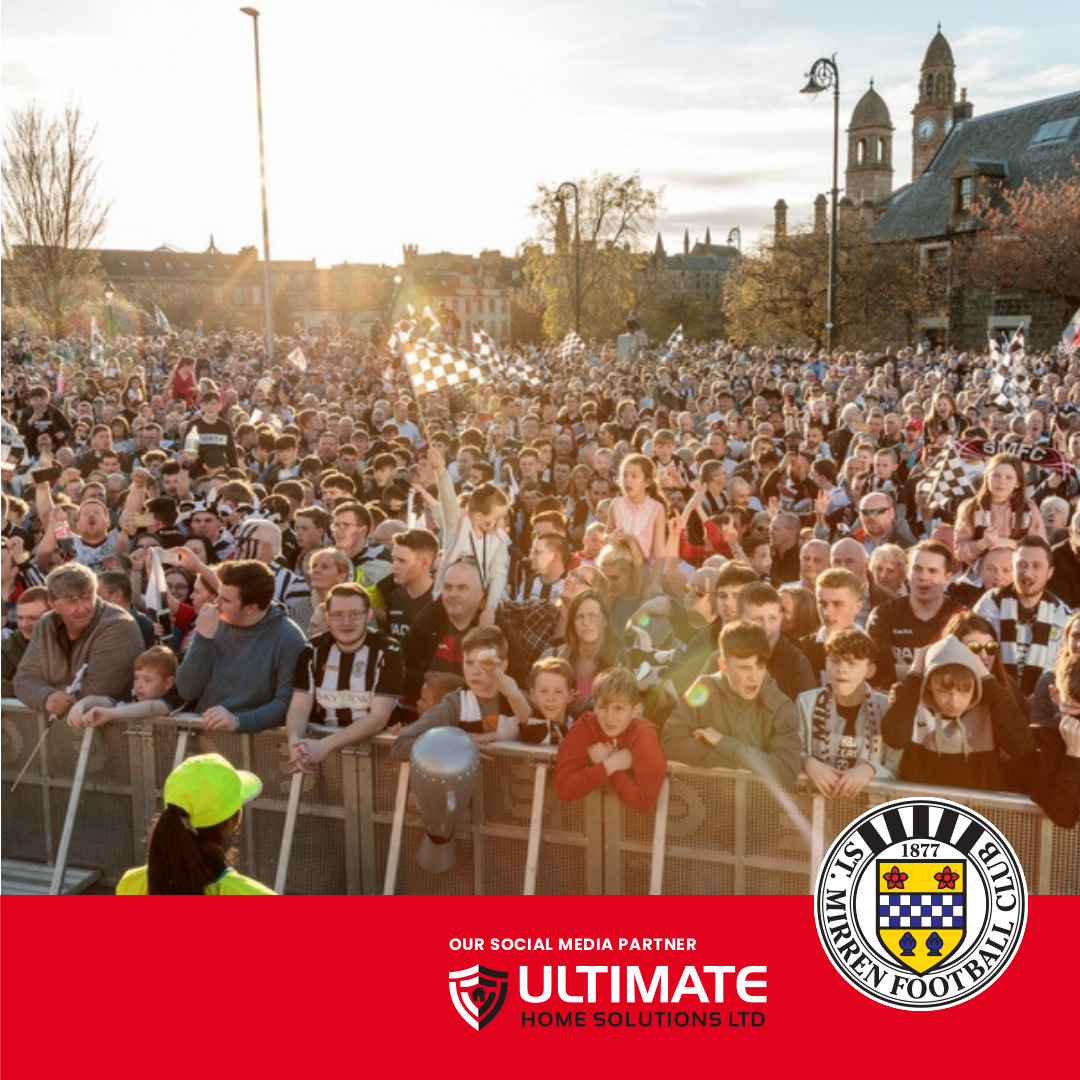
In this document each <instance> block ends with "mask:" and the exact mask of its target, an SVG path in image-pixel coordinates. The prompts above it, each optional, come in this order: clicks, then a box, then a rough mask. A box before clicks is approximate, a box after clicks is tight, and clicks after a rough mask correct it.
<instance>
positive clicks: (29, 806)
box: [0, 700, 1080, 894]
mask: <svg viewBox="0 0 1080 1080" xmlns="http://www.w3.org/2000/svg"><path fill="white" fill-rule="evenodd" d="M2 728H3V749H2V771H0V777H2V780H3V806H2V809H3V815H2V817H3V820H2V830H3V849H4V858H5V859H14V860H25V861H28V862H32V863H39V864H49V865H51V866H52V867H53V868H54V872H53V877H52V880H53V891H63V882H64V872H65V869H66V866H67V864H68V863H70V865H71V866H78V867H88V868H93V869H98V870H100V871H101V874H102V877H103V879H104V881H105V883H106V884H115V882H116V881H117V880H119V878H120V875H121V874H122V873H123V872H124V870H126V869H127V868H128V867H130V866H135V865H138V864H140V863H142V862H143V861H145V848H144V843H143V841H144V837H145V834H146V829H147V827H148V825H149V823H150V821H151V820H152V819H153V816H154V815H155V814H156V813H157V811H158V809H159V808H160V805H161V790H162V785H163V783H164V780H165V777H166V776H167V775H168V773H169V772H170V771H171V769H172V768H173V767H174V765H175V764H176V763H177V762H178V761H179V760H182V759H183V758H184V757H186V756H188V755H190V754H194V753H208V752H211V751H217V752H218V753H221V754H223V755H224V756H225V757H226V758H227V759H228V760H230V761H232V762H233V763H234V764H235V765H237V766H238V767H241V768H246V769H250V770H251V771H252V772H254V773H256V774H257V775H258V776H259V777H260V778H261V779H262V780H263V792H262V795H261V796H260V797H259V798H258V799H257V800H255V801H254V802H253V803H252V804H251V805H250V807H249V808H248V810H247V812H246V813H245V816H244V827H243V835H242V837H241V838H240V853H241V860H240V869H241V870H242V871H243V872H244V873H247V874H250V875H251V876H253V877H256V878H258V879H259V880H260V881H265V882H267V883H271V884H273V885H274V886H275V887H276V889H277V890H278V891H281V892H291V893H315V894H338V893H368V894H372V893H378V892H405V893H443V894H445V893H495V894H500V893H521V892H524V893H527V894H529V893H547V894H558V893H562V894H567V893H570V894H576V893H604V892H607V893H631V892H633V893H659V892H664V893H669V894H680V893H710V894H712V893H715V894H720V893H772V894H776V893H808V892H810V891H811V889H812V888H813V883H814V879H815V876H816V873H817V868H818V866H819V865H820V862H821V859H822V858H823V856H824V853H825V851H826V850H827V849H828V846H829V844H830V843H831V841H832V839H833V838H834V837H835V836H836V835H837V834H838V833H839V832H840V831H841V830H842V829H843V828H844V826H845V825H846V824H847V823H848V822H850V821H851V820H852V819H853V818H855V817H856V816H858V814H860V813H861V812H862V811H863V810H865V809H867V808H868V807H869V806H871V805H874V804H877V803H880V802H886V801H888V800H890V799H894V798H899V797H902V796H907V795H911V794H917V793H920V792H930V793H932V794H935V795H939V796H944V797H946V798H950V799H954V800H955V801H957V802H959V803H963V804H964V805H967V806H970V807H972V808H973V809H975V810H978V811H979V812H980V813H981V814H983V815H984V816H985V817H987V818H989V819H990V820H991V821H993V822H994V824H995V825H997V826H998V828H999V829H1001V831H1002V832H1003V833H1004V834H1005V835H1006V836H1007V837H1008V838H1009V840H1010V842H1011V843H1012V845H1013V847H1014V848H1015V849H1016V852H1017V855H1018V856H1019V858H1020V861H1021V864H1022V865H1023V867H1024V872H1025V876H1026V878H1027V881H1028V886H1029V889H1030V890H1031V892H1032V893H1078V892H1080V828H1078V829H1072V830H1064V829H1059V828H1057V827H1055V826H1054V825H1053V823H1052V822H1051V821H1050V820H1049V819H1048V818H1047V817H1046V816H1045V815H1044V814H1043V813H1042V811H1041V810H1040V809H1039V808H1038V807H1037V806H1036V805H1035V804H1033V803H1032V802H1031V801H1030V800H1029V799H1027V798H1025V797H1023V796H1020V795H1011V794H1005V793H990V792H977V791H969V790H965V789H946V788H932V789H923V788H919V787H916V786H914V785H910V784H899V783H894V784H882V783H880V782H875V783H872V784H870V785H869V787H868V788H867V789H866V790H865V791H864V792H863V794H862V795H861V796H860V797H859V798H857V799H852V800H827V799H824V798H823V797H822V796H820V795H818V794H817V793H816V792H813V791H812V790H811V789H810V788H809V787H808V786H806V785H805V784H802V785H797V786H796V787H795V788H794V789H792V790H785V791H777V790H775V789H773V788H771V787H770V786H769V785H767V784H765V783H764V782H763V781H761V780H759V779H758V778H757V777H754V776H752V775H751V774H749V773H742V772H729V771H727V770H715V769H697V768H690V767H687V766H683V765H673V766H670V767H669V770H668V776H667V779H666V781H665V783H664V788H663V791H662V793H661V797H660V800H659V802H658V805H657V809H656V811H655V812H654V813H652V814H648V815H644V814H638V813H636V812H634V811H632V810H629V809H628V808H626V807H625V806H624V805H623V804H622V803H621V802H620V801H619V800H618V798H617V797H615V795H614V793H613V792H612V791H611V790H609V789H604V790H601V791H596V792H593V793H592V794H591V795H590V796H589V797H588V798H585V799H581V800H578V801H575V802H571V803H561V802H560V801H559V800H558V799H557V798H556V797H555V793H554V788H553V785H552V784H551V782H550V777H551V773H552V769H553V763H554V755H555V751H554V750H553V749H551V748H548V747H529V746H524V745H520V744H515V743H507V744H495V745H494V746H493V747H489V748H486V749H487V750H490V751H491V753H490V755H489V758H488V760H486V761H485V762H484V764H483V768H482V772H481V782H480V783H479V784H478V786H477V790H476V795H475V796H474V799H473V803H472V806H471V807H470V811H469V813H468V815H467V816H466V818H465V819H464V820H463V823H462V825H461V827H460V828H459V831H458V835H457V837H456V842H457V851H458V862H457V866H456V867H455V868H454V869H453V870H451V871H449V872H447V873H443V874H432V873H430V872H428V871H426V870H423V869H422V868H421V867H420V866H419V865H418V863H417V862H416V859H415V857H414V855H415V851H416V848H417V846H418V844H419V841H420V838H421V835H422V823H421V821H420V818H419V815H418V814H417V813H416V810H415V808H414V807H413V806H412V803H411V799H410V796H409V791H408V781H407V775H408V774H407V766H406V765H404V764H402V763H399V762H396V761H393V760H392V759H391V758H390V748H391V746H392V745H393V740H392V739H391V738H390V737H388V736H378V737H376V738H374V739H370V740H367V741H365V742H364V743H360V744H358V745H356V746H352V747H347V748H346V749H345V750H343V751H342V752H340V753H336V754H331V755H329V756H328V757H327V758H326V759H325V760H324V761H323V762H322V764H321V765H320V766H319V769H318V773H317V775H313V776H307V775H299V774H296V775H292V774H289V773H288V771H287V767H288V766H287V763H288V748H287V743H286V740H285V733H284V731H283V730H281V729H278V730H276V731H270V732H263V733H261V734H259V735H254V736H252V735H239V734H233V733H228V732H219V731H214V732H206V731H203V730H202V724H201V721H200V720H199V718H198V717H196V716H181V717H171V718H168V719H166V720H160V721H152V722H143V721H140V722H138V723H134V724H131V725H126V726H125V725H118V724H111V725H106V726H104V727H100V728H94V729H92V730H90V731H87V732H83V731H78V730H75V729H72V728H69V727H67V726H66V725H63V724H56V725H54V726H53V729H52V730H51V732H50V733H49V735H48V736H47V737H46V738H45V741H44V743H43V746H42V749H41V751H40V752H39V754H38V756H37V758H36V759H35V760H34V761H33V762H32V763H31V764H30V767H29V768H28V769H27V771H26V775H25V776H24V777H23V779H22V781H21V783H20V784H19V787H18V789H17V790H16V791H15V792H12V791H11V783H12V781H13V780H14V778H15V777H16V776H17V775H18V773H19V771H20V769H22V767H23V766H24V765H25V764H26V762H27V760H28V758H29V756H30V752H31V750H32V748H33V746H34V744H35V743H36V742H37V741H38V739H39V737H40V736H41V734H42V733H43V732H44V730H45V719H44V717H42V716H41V715H40V714H38V713H35V712H33V711H31V710H29V709H27V708H25V707H24V706H23V705H21V704H20V703H19V702H17V701H10V700H5V701H4V702H3V715H2Z"/></svg>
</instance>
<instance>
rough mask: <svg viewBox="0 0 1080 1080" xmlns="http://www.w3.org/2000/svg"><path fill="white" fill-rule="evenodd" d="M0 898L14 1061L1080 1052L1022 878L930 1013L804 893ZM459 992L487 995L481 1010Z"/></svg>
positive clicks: (438, 1060) (1047, 941) (463, 1069)
mask: <svg viewBox="0 0 1080 1080" xmlns="http://www.w3.org/2000/svg"><path fill="white" fill-rule="evenodd" d="M2 903H3V914H4V916H5V919H4V922H5V926H6V929H7V933H6V935H5V942H4V953H3V992H4V997H3V1000H4V1005H3V1010H4V1012H3V1016H4V1028H5V1031H4V1036H5V1038H4V1040H3V1051H2V1056H3V1066H4V1068H5V1069H7V1070H10V1071H9V1072H8V1075H9V1076H12V1077H19V1076H36V1075H42V1074H48V1075H60V1076H63V1075H66V1074H69V1073H70V1074H73V1075H77V1076H80V1077H88V1078H93V1077H98V1076H101V1077H105V1076H108V1077H111V1078H115V1077H118V1076H120V1077H122V1076H125V1075H128V1074H132V1073H141V1072H145V1073H146V1074H147V1075H150V1076H154V1077H155V1078H167V1077H173V1076H177V1077H179V1076H183V1077H185V1080H190V1078H191V1077H192V1076H193V1075H197V1074H198V1073H202V1072H207V1073H211V1074H212V1073H214V1072H217V1071H219V1070H220V1071H225V1070H227V1071H228V1072H229V1073H232V1074H240V1073H242V1074H244V1075H261V1076H267V1077H278V1076H289V1077H297V1076H307V1075H311V1074H312V1073H316V1074H317V1072H318V1071H325V1070H328V1069H337V1070H343V1071H344V1073H345V1075H353V1074H357V1073H361V1072H365V1071H367V1070H370V1069H378V1070H379V1071H383V1070H387V1071H389V1072H390V1074H391V1075H400V1076H415V1075H425V1074H427V1073H429V1072H431V1073H432V1075H443V1076H457V1075H458V1074H467V1073H471V1072H475V1071H477V1070H482V1071H483V1072H484V1073H485V1074H494V1073H505V1074H506V1075H510V1076H513V1077H515V1080H516V1078H518V1077H532V1076H543V1077H546V1078H559V1077H561V1076H567V1077H569V1076H576V1075H580V1074H582V1073H583V1072H584V1071H585V1070H586V1069H590V1068H592V1067H601V1068H605V1069H610V1068H611V1067H613V1066H614V1067H616V1068H630V1069H632V1070H633V1074H634V1075H638V1076H646V1075H668V1074H669V1073H670V1071H671V1069H672V1068H673V1067H677V1068H678V1069H679V1070H680V1072H682V1071H683V1070H686V1069H687V1068H695V1067H701V1066H706V1067H712V1068H713V1069H716V1070H720V1069H722V1070H724V1071H731V1070H735V1069H738V1070H747V1071H746V1072H745V1073H742V1072H741V1073H740V1075H744V1076H747V1077H750V1076H766V1077H771V1076H777V1075H781V1074H783V1073H786V1072H788V1071H792V1072H793V1073H795V1074H798V1075H800V1076H817V1075H822V1076H825V1075H829V1076H835V1075H838V1074H840V1075H844V1074H850V1075H854V1076H873V1075H883V1076H894V1075H896V1076H898V1075H912V1074H914V1072H915V1071H916V1070H923V1069H925V1070H928V1071H929V1072H931V1073H933V1074H934V1075H939V1074H941V1075H948V1076H954V1075H955V1076H964V1077H970V1076H976V1075H979V1074H980V1072H981V1071H982V1070H989V1069H991V1068H992V1069H993V1070H994V1072H995V1074H998V1075H1001V1074H1002V1072H1003V1070H1005V1069H1010V1068H1014V1069H1024V1070H1025V1071H1030V1070H1031V1068H1032V1067H1033V1066H1034V1065H1035V1064H1036V1062H1039V1061H1041V1062H1045V1063H1047V1064H1051V1065H1053V1064H1054V1063H1057V1065H1059V1066H1060V1065H1064V1064H1065V1062H1066V1061H1067V1060H1070V1059H1073V1060H1074V1059H1075V1048H1074V1041H1075V1025H1076V1002H1077V980H1076V972H1077V969H1078V962H1080V945H1078V940H1080V935H1077V933H1076V931H1075V927H1076V925H1077V922H1078V918H1080V899H1078V898H1076V897H1033V898H1032V899H1031V900H1030V913H1029V917H1028V924H1027V928H1026V932H1025V935H1024V939H1023V942H1022V944H1021V946H1020V948H1019V951H1018V952H1017V954H1016V956H1015V958H1014V959H1013V960H1012V962H1011V964H1010V965H1009V967H1008V969H1007V970H1006V971H1005V972H1004V973H1003V974H1002V975H1001V977H1000V978H999V979H998V980H997V981H996V982H995V983H993V985H991V986H990V987H988V988H987V990H986V991H985V992H983V993H981V994H980V995H979V996H978V997H976V998H974V999H972V1000H969V1001H965V1002H963V1003H961V1004H959V1005H956V1006H953V1007H951V1008H947V1009H942V1010H940V1011H936V1012H926V1013H911V1012H904V1011H901V1010H898V1009H894V1008H890V1007H888V1006H887V1005H883V1004H880V1003H877V1002H875V1001H873V1000H871V999H869V998H867V997H866V996H864V995H863V994H861V993H859V992H858V991H857V990H856V989H855V988H854V987H853V986H851V985H850V984H849V983H848V982H846V981H845V980H844V978H843V977H842V976H841V975H840V974H839V973H838V972H837V971H836V970H835V969H834V968H833V966H832V965H831V964H830V962H829V960H828V959H827V957H826V955H825V952H824V950H823V948H822V946H821V944H820V942H819V941H818V937H817V932H816V930H815V925H814V911H813V900H812V898H811V897H772V896H762V897H661V898H647V897H569V896H552V897H533V898H526V897H464V896H445V897H436V896H426V897H395V898H386V899H382V898H377V897H319V898H315V897H311V898H303V897H294V898H287V899H284V900H282V901H280V902H275V901H273V900H271V901H268V902H267V903H256V902H253V901H249V902H248V903H247V905H246V907H244V909H243V911H239V910H237V909H236V907H235V906H233V907H232V908H231V910H230V911H229V912H227V913H223V912H222V911H221V906H220V905H219V904H216V903H209V904H208V903H198V904H194V903H192V902H190V901H186V900H183V899H169V898H159V899H157V900H154V901H146V902H125V901H120V900H116V899H110V898H84V899H80V900H78V901H69V902H66V904H65V907H64V909H63V910H62V911H61V910H60V907H59V904H60V903H64V902H63V901H58V902H56V903H50V902H47V901H44V902H43V901H40V900H38V901H35V900H31V899H21V898H12V897H6V898H4V900H3V902H2ZM481 946H482V947H481ZM474 967H476V968H478V969H483V970H482V971H481V972H480V973H478V974H476V975H475V982H474V981H472V979H471V978H470V976H469V975H468V974H463V973H468V972H469V971H470V970H471V969H472V968H474ZM522 969H525V977H524V981H523V979H522ZM581 969H587V970H581ZM688 969H692V970H691V971H688ZM455 975H456V976H457V978H456V979H455V977H454V976H455ZM523 992H524V994H523ZM455 995H456V996H457V997H458V1002H457V1003H455V1000H454V997H455ZM524 995H527V996H528V997H531V998H534V999H541V1000H531V1001H530V1000H526V999H525V996H524ZM500 998H501V1000H500ZM567 999H569V1000H567ZM590 999H591V1000H590ZM470 1002H471V1003H472V1006H473V1007H474V1009H475V1013H476V1014H477V1015H479V1016H480V1017H481V1018H482V1017H484V1016H487V1015H488V1014H489V1013H491V1011H492V1009H494V1010H495V1012H494V1015H491V1016H490V1017H489V1018H488V1019H487V1020H486V1022H485V1023H483V1025H482V1026H481V1025H480V1024H479V1021H477V1023H475V1024H474V1023H473V1022H471V1021H470V1020H469V1015H472V1010H471V1009H470V1004H469V1003H470ZM496 1005H497V1007H496ZM474 1019H476V1017H475V1016H474ZM478 1055H482V1056H478ZM435 1070H438V1072H437V1073H436V1072H435ZM661 1070H662V1072H661Z"/></svg>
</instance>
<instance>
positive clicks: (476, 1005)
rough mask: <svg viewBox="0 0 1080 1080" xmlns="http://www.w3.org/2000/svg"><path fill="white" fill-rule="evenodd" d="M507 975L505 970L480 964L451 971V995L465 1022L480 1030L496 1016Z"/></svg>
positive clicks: (503, 993)
mask: <svg viewBox="0 0 1080 1080" xmlns="http://www.w3.org/2000/svg"><path fill="white" fill-rule="evenodd" d="M509 978H510V973H509V972H507V971H493V970H492V969H491V968H486V967H483V966H481V965H480V964H473V966H472V967H471V968H466V970H465V971H451V972H450V998H451V1000H452V1001H453V1002H454V1008H455V1009H457V1011H458V1014H459V1015H460V1016H461V1018H462V1019H463V1020H464V1021H465V1023H466V1024H468V1025H469V1026H470V1027H472V1028H475V1029H476V1030H477V1031H483V1030H484V1028H486V1027H487V1026H488V1024H490V1023H491V1021H492V1020H494V1019H495V1017H496V1016H498V1014H499V1010H500V1009H501V1008H502V1007H503V1002H504V1001H505V1000H506V987H507V981H508V980H509Z"/></svg>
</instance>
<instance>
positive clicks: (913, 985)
mask: <svg viewBox="0 0 1080 1080" xmlns="http://www.w3.org/2000/svg"><path fill="white" fill-rule="evenodd" d="M814 914H815V918H816V921H817V929H818V936H819V937H820V938H821V943H822V945H823V946H824V947H825V952H826V953H827V954H828V956H829V959H830V960H831V961H832V963H833V966H834V967H835V968H836V969H837V971H839V972H840V974H841V975H843V976H844V978H845V979H847V981H848V982H849V983H851V984H852V986H854V987H855V988H856V989H857V990H859V991H860V992H861V993H863V994H865V995H866V996H867V997H871V998H873V999H874V1000H875V1001H880V1002H882V1003H883V1004H886V1005H891V1006H892V1007H894V1008H897V1009H908V1010H912V1011H916V1010H920V1011H921V1010H928V1009H943V1008H947V1007H948V1006H951V1005H957V1004H959V1003H960V1002H963V1001H967V1000H968V999H969V998H972V997H974V996H975V995H976V994H979V993H981V992H982V991H983V990H985V989H986V988H987V987H988V986H989V985H990V984H991V983H993V982H994V980H995V979H997V978H998V976H1000V975H1001V973H1002V972H1003V971H1004V970H1005V969H1006V967H1008V965H1009V962H1010V961H1011V960H1012V958H1013V956H1014V955H1015V954H1016V950H1017V948H1019V945H1020V941H1021V939H1022V938H1023V935H1024V923H1025V921H1026V919H1027V886H1026V884H1025V882H1024V873H1023V870H1022V869H1021V867H1020V862H1019V860H1018V859H1017V857H1016V854H1015V852H1014V851H1013V850H1012V848H1011V847H1010V846H1009V842H1008V840H1006V839H1005V837H1004V836H1003V835H1002V834H1001V833H1000V832H999V831H998V830H997V829H996V828H995V827H994V826H993V825H992V824H991V823H990V822H989V821H987V820H986V819H985V818H984V817H982V816H981V815H980V814H978V813H976V812H975V811H974V810H971V809H969V808H968V807H966V806H961V805H959V804H958V803H954V802H950V801H949V800H947V799H938V798H931V797H916V798H910V799H898V800H896V801H895V802H888V803H883V804H882V805H880V806H876V807H874V808H873V809H872V810H868V811H867V812H866V813H865V814H863V815H862V816H861V817H859V818H857V819H856V820H855V821H853V822H852V823H851V824H850V825H848V826H847V827H846V828H845V829H844V830H843V831H842V832H841V833H840V835H839V836H838V837H837V838H836V840H835V841H834V842H833V844H832V847H830V848H829V852H828V854H827V855H826V856H825V859H824V860H823V862H822V864H821V870H820V872H819V874H818V881H817V888H816V890H815V906H814Z"/></svg>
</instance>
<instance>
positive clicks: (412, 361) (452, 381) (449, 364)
mask: <svg viewBox="0 0 1080 1080" xmlns="http://www.w3.org/2000/svg"><path fill="white" fill-rule="evenodd" d="M405 368H406V370H407V371H408V373H409V379H410V380H411V382H412V385H413V389H414V390H415V391H416V393H417V396H419V395H420V394H431V393H434V392H435V391H436V390H442V389H444V388H445V387H448V386H457V385H458V384H459V383H463V382H470V381H472V382H479V381H481V380H483V378H484V377H485V375H486V374H489V373H488V372H486V371H485V369H484V368H483V367H481V365H480V364H479V363H478V362H477V360H476V357H474V356H472V355H471V354H469V353H467V352H465V351H464V350H462V349H452V348H450V347H449V346H443V347H442V348H440V347H438V346H436V345H434V344H433V343H432V342H430V341H426V340H425V339H424V338H419V339H418V340H416V341H411V342H408V343H407V344H406V346H405Z"/></svg>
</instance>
